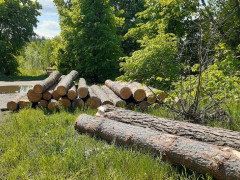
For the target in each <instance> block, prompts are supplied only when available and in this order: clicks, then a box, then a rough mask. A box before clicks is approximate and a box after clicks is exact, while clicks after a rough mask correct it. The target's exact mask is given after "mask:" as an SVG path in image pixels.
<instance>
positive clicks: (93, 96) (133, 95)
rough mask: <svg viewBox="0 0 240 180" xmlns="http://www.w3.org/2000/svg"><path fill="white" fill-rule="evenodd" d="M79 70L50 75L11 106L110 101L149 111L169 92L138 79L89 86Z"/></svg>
mask: <svg viewBox="0 0 240 180" xmlns="http://www.w3.org/2000/svg"><path fill="white" fill-rule="evenodd" d="M77 78H78V72H77V71H75V70H72V71H71V72H70V73H69V74H67V75H61V74H60V73H59V72H58V71H54V72H53V73H51V74H50V75H49V77H48V78H46V79H45V80H43V81H42V82H41V83H39V84H35V85H34V87H33V88H32V89H30V90H29V91H28V92H27V93H26V94H22V95H19V96H16V97H15V98H14V99H13V100H11V101H9V102H8V104H7V108H8V109H9V110H17V109H19V108H24V107H26V106H32V107H36V106H38V107H40V108H47V109H49V110H51V111H54V110H56V109H58V108H59V107H61V106H62V107H63V108H77V107H78V108H82V107H84V106H87V107H90V108H98V107H99V106H101V105H105V104H110V105H114V106H116V107H127V108H129V109H134V108H135V107H139V108H140V109H141V110H146V109H147V108H148V106H149V105H151V104H153V103H156V102H161V101H163V100H164V99H165V98H166V97H167V94H166V93H165V92H163V91H159V90H157V89H155V88H149V87H147V86H142V85H141V84H140V83H137V82H119V81H111V80H106V81H105V85H103V86H101V87H100V86H98V85H91V86H89V85H87V83H86V80H85V79H84V78H80V79H79V81H78V84H77V85H75V83H76V82H75V81H76V80H77Z"/></svg>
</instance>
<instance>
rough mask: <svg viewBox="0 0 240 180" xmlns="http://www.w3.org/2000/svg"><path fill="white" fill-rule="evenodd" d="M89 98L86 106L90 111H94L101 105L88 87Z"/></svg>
mask: <svg viewBox="0 0 240 180" xmlns="http://www.w3.org/2000/svg"><path fill="white" fill-rule="evenodd" d="M88 93H89V98H88V99H87V101H86V105H87V106H88V107H90V108H92V109H96V108H98V107H99V106H100V105H101V100H100V99H99V98H98V97H97V95H96V94H95V93H94V91H93V90H92V88H91V87H88Z"/></svg>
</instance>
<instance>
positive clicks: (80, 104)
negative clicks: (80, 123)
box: [72, 98, 84, 109]
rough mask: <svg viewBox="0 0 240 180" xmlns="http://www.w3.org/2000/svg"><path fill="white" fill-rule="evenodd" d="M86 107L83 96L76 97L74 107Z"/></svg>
mask: <svg viewBox="0 0 240 180" xmlns="http://www.w3.org/2000/svg"><path fill="white" fill-rule="evenodd" d="M83 107H84V101H83V100H82V99H81V98H77V99H74V100H73V102H72V108H73V109H76V108H79V109H82V108H83Z"/></svg>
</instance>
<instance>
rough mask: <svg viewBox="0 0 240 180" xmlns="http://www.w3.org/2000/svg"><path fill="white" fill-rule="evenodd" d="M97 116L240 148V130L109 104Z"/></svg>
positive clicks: (101, 108)
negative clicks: (158, 115) (209, 125)
mask: <svg viewBox="0 0 240 180" xmlns="http://www.w3.org/2000/svg"><path fill="white" fill-rule="evenodd" d="M97 116H101V117H106V118H109V119H112V120H115V121H119V122H124V123H128V124H132V125H135V126H141V127H145V128H151V129H153V130H157V131H161V132H165V133H169V134H174V135H178V136H184V137H186V138H190V139H194V140H198V141H203V142H207V143H211V144H214V145H219V146H229V147H232V148H235V149H237V150H240V132H236V131H230V130H226V129H221V128H213V127H207V126H202V125H198V124H193V123H188V122H181V121H175V120H171V119H167V118H161V117H156V116H152V115H149V114H144V113H140V112H134V111H129V110H125V109H122V108H117V107H113V106H109V105H108V106H107V105H105V106H101V107H99V108H98V113H97Z"/></svg>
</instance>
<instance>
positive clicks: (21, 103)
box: [18, 94, 32, 109]
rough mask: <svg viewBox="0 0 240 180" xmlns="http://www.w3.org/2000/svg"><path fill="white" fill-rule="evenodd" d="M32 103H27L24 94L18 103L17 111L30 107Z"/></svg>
mask: <svg viewBox="0 0 240 180" xmlns="http://www.w3.org/2000/svg"><path fill="white" fill-rule="evenodd" d="M31 105H32V103H31V102H30V101H29V99H28V97H27V94H25V95H24V96H23V97H22V98H21V99H20V100H19V102H18V106H19V109H23V108H26V107H31Z"/></svg>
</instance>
